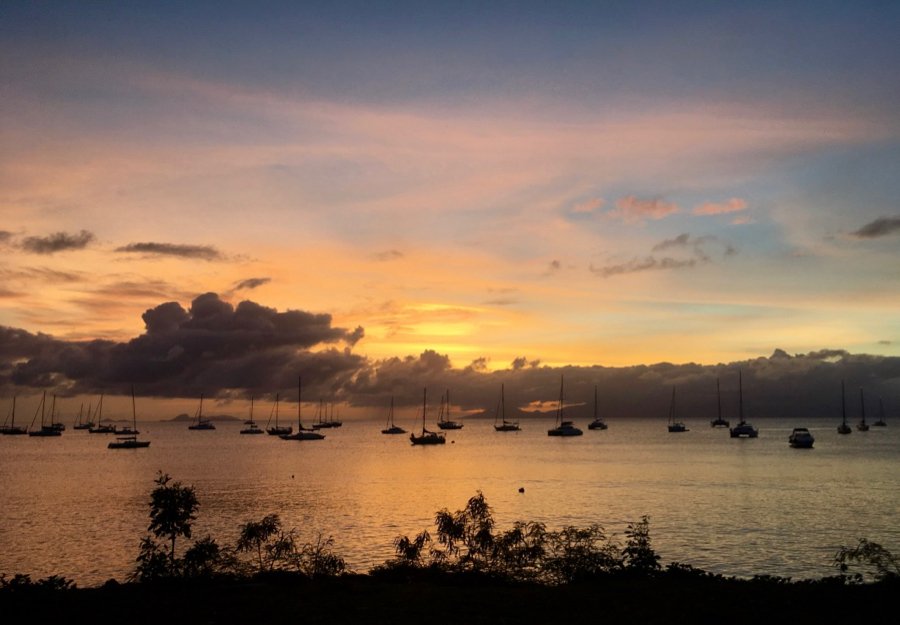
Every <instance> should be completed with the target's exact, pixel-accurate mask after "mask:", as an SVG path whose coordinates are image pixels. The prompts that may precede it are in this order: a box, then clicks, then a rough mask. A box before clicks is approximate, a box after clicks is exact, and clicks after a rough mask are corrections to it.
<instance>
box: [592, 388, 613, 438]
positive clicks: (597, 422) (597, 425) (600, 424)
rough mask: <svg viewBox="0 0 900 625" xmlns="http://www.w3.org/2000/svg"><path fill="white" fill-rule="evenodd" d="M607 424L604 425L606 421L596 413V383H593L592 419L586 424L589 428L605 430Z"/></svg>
mask: <svg viewBox="0 0 900 625" xmlns="http://www.w3.org/2000/svg"><path fill="white" fill-rule="evenodd" d="M608 427H609V426H608V425H606V421H604V420H603V418H602V417H600V416H599V414H598V413H597V385H596V384H595V385H594V420H593V421H591V422H590V423H589V424H588V429H589V430H605V429H607V428H608Z"/></svg>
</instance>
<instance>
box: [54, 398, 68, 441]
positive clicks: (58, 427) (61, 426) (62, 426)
mask: <svg viewBox="0 0 900 625" xmlns="http://www.w3.org/2000/svg"><path fill="white" fill-rule="evenodd" d="M50 427H51V428H53V429H54V430H58V431H60V432H65V431H66V424H65V423H63V422H62V421H59V420H58V415H57V413H56V395H54V396H53V402H52V403H51V404H50Z"/></svg>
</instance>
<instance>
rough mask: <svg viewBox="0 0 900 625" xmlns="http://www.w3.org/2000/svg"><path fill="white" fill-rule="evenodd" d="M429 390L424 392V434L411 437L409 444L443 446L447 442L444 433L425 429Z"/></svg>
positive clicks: (411, 435)
mask: <svg viewBox="0 0 900 625" xmlns="http://www.w3.org/2000/svg"><path fill="white" fill-rule="evenodd" d="M427 396H428V389H427V388H426V389H423V390H422V433H421V434H419V435H418V436H417V435H416V434H410V435H409V442H410V443H412V444H413V445H443V444H444V443H446V442H447V439H446V438H445V437H444V433H443V432H432V431H431V430H428V429H426V428H425V417H426V412H427V407H428V400H427Z"/></svg>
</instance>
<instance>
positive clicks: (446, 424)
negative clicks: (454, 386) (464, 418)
mask: <svg viewBox="0 0 900 625" xmlns="http://www.w3.org/2000/svg"><path fill="white" fill-rule="evenodd" d="M445 397H446V401H445V398H444V397H443V396H442V397H441V411H440V413H438V423H437V426H438V427H439V428H441V429H442V430H461V429H462V428H463V424H462V423H460V422H459V421H453V420H452V419H451V418H450V389H447V392H446V393H445Z"/></svg>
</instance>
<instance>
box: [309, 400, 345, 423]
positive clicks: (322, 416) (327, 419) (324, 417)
mask: <svg viewBox="0 0 900 625" xmlns="http://www.w3.org/2000/svg"><path fill="white" fill-rule="evenodd" d="M319 409H320V411H319V418H318V420H317V421H316V422H315V423H313V426H312V429H314V430H321V429H330V428H339V427H341V426H342V425H343V424H344V422H343V421H339V420H338V419H335V418H334V402H331V416H328V414H327V413H328V410H327V407H326V406H325V404H324V403H321V404H320V406H319Z"/></svg>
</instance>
